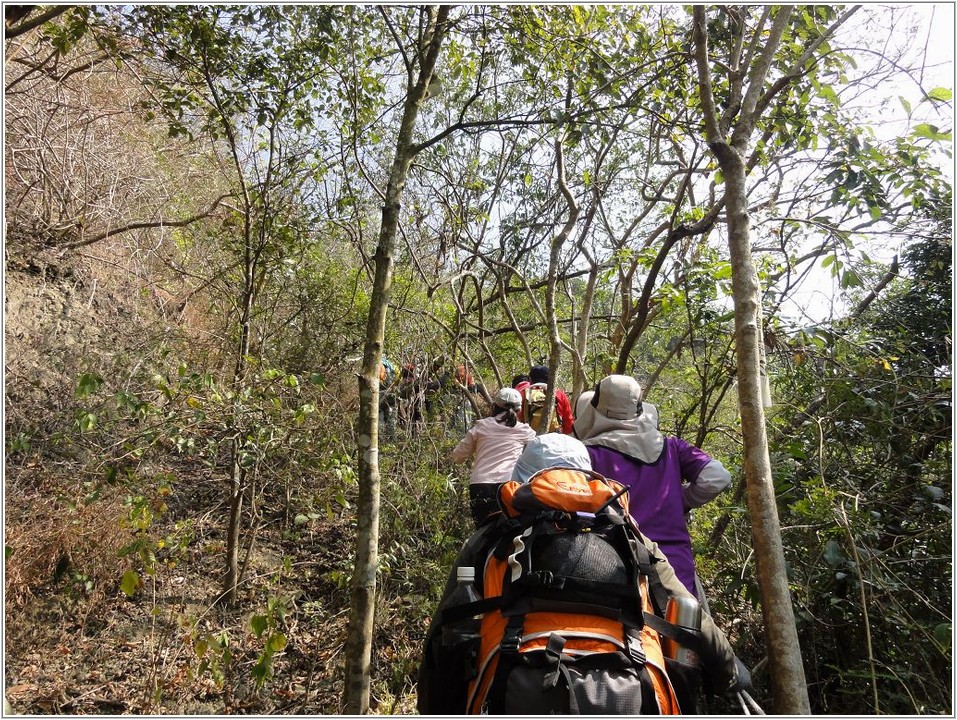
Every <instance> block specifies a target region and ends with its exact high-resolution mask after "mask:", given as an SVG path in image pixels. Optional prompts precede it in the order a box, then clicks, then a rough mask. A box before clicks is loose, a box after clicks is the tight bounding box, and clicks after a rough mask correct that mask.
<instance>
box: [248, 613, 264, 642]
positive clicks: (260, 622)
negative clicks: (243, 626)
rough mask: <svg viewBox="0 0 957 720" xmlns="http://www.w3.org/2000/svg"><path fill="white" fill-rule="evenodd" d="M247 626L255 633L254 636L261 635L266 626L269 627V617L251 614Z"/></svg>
mask: <svg viewBox="0 0 957 720" xmlns="http://www.w3.org/2000/svg"><path fill="white" fill-rule="evenodd" d="M249 626H250V627H251V628H252V629H253V632H254V633H256V637H262V635H263V633H264V632H266V628H267V627H269V618H267V617H266V616H265V615H253V618H252V620H250V621H249Z"/></svg>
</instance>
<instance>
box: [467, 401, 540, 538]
mask: <svg viewBox="0 0 957 720" xmlns="http://www.w3.org/2000/svg"><path fill="white" fill-rule="evenodd" d="M492 402H493V404H492V412H491V414H490V415H489V417H486V418H482V419H481V420H479V421H478V422H476V423H475V425H473V426H472V427H471V428H469V430H468V432H466V433H465V437H463V438H462V439H461V440H460V441H459V444H458V445H456V446H455V449H454V450H452V462H454V463H463V462H465V461H466V460H468V459H469V458H470V457H472V456H473V455H474V456H475V462H474V463H473V464H472V474H471V476H470V478H469V506H470V508H471V511H472V519H473V520H475V525H476V527H478V526H479V525H481V524H482V523H484V522H485V521H486V520H487V519H489V518H490V517H491V516H492V515H493V514H494V513H497V512H498V486H499V485H500V484H501V483H503V482H505V481H506V480H508V479H509V478H511V476H512V468H514V467H515V461H516V460H518V457H519V455H521V454H522V450H523V449H524V448H525V445H526V443H528V441H529V440H531V439H532V438H534V437H535V431H534V430H532V429H531V428H530V427H529V426H528V425H526V424H525V423H523V422H520V421H519V419H518V411H519V409H520V408H521V406H522V396H521V395H519V393H518V391H517V390H514V389H512V388H502V389H501V390H499V391H498V392H497V393H496V394H495V397H494V398H493V400H492Z"/></svg>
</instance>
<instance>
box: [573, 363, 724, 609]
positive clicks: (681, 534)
mask: <svg viewBox="0 0 957 720" xmlns="http://www.w3.org/2000/svg"><path fill="white" fill-rule="evenodd" d="M576 409H577V410H578V417H577V418H576V420H575V435H576V436H577V437H578V438H579V440H581V441H582V442H584V443H585V445H586V446H587V447H588V454H589V455H590V456H591V461H592V468H593V469H594V470H595V471H596V472H599V473H601V474H602V475H604V476H605V477H607V478H611V479H613V480H617V481H618V482H620V483H622V484H623V485H626V486H627V487H628V496H629V511H630V512H631V515H632V517H634V518H635V520H637V521H638V527H639V528H641V531H642V532H643V533H644V534H645V535H647V536H648V537H649V538H651V539H652V540H654V541H655V542H656V543H658V546H659V547H660V548H661V550H662V551H663V552H664V553H665V555H666V556H667V557H668V562H670V563H671V565H672V566H673V567H674V569H675V573H676V574H677V575H678V579H679V580H681V582H682V583H683V584H684V586H685V587H686V588H687V589H688V591H689V592H690V593H691V594H693V595H696V596H698V597H699V598H700V596H701V594H702V593H699V592H697V590H696V583H695V564H694V557H693V556H692V553H691V536H690V534H689V533H688V523H687V515H688V512H689V511H690V510H692V509H694V508H696V507H701V506H702V505H704V504H705V503H706V502H708V501H709V500H712V499H714V498H715V497H716V496H717V495H718V493H720V492H721V491H722V490H724V489H725V488H727V487H728V486H729V485H730V484H731V473H729V472H728V471H727V470H726V469H725V468H724V466H723V465H722V464H721V463H720V462H718V461H717V460H715V459H714V458H712V457H711V456H710V455H708V454H707V453H706V452H704V451H703V450H700V449H699V448H696V447H695V446H694V445H692V444H690V443H688V442H685V441H684V440H682V439H681V438H677V437H665V436H664V435H662V433H661V432H660V431H659V430H658V408H656V407H655V406H654V405H652V404H651V403H647V402H644V403H643V402H642V401H641V385H639V384H638V381H637V380H635V379H634V378H631V377H628V376H626V375H609V376H608V377H606V378H603V379H602V380H601V381H600V382H599V383H598V385H597V386H596V387H595V391H594V392H593V393H582V396H581V397H580V398H579V400H578V403H577V408H576Z"/></svg>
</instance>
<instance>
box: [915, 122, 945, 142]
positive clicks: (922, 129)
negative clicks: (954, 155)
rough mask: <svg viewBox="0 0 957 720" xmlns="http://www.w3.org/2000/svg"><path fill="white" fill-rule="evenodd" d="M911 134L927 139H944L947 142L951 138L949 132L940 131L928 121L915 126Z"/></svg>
mask: <svg viewBox="0 0 957 720" xmlns="http://www.w3.org/2000/svg"><path fill="white" fill-rule="evenodd" d="M911 135H912V136H914V137H922V138H927V139H928V140H946V141H948V142H950V140H951V138H952V135H951V133H942V132H940V131H939V130H938V129H937V126H936V125H931V124H930V123H921V124H920V125H918V126H916V127H915V128H914V131H913V132H912V133H911Z"/></svg>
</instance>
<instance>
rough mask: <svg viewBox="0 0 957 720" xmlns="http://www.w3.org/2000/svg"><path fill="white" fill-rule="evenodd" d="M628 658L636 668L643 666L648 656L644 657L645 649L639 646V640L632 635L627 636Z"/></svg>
mask: <svg viewBox="0 0 957 720" xmlns="http://www.w3.org/2000/svg"><path fill="white" fill-rule="evenodd" d="M626 637H627V641H626V642H627V646H628V657H629V658H630V659H631V661H632V662H633V663H634V664H635V665H638V666H641V665H644V664H645V661H646V660H647V659H648V656H647V655H645V649H644V648H643V647H642V646H641V638H640V637H636V636H634V635H627V636H626Z"/></svg>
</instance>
